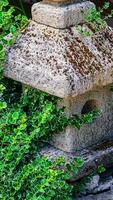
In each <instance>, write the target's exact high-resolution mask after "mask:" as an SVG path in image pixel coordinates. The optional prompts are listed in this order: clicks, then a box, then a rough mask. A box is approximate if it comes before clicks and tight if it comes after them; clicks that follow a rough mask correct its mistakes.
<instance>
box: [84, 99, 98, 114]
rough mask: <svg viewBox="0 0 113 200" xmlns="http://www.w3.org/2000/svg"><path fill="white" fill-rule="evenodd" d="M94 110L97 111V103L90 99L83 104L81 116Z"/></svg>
mask: <svg viewBox="0 0 113 200" xmlns="http://www.w3.org/2000/svg"><path fill="white" fill-rule="evenodd" d="M96 109H99V103H98V101H97V100H94V99H92V100H89V101H87V102H86V103H85V105H84V106H83V108H82V111H81V114H87V113H90V112H92V111H94V110H96Z"/></svg>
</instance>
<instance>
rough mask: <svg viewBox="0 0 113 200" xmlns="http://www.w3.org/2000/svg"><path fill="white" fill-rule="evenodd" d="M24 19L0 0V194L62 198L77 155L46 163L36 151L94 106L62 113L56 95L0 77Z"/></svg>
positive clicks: (78, 162)
mask: <svg viewBox="0 0 113 200" xmlns="http://www.w3.org/2000/svg"><path fill="white" fill-rule="evenodd" d="M27 23H28V20H27V18H26V17H25V16H23V15H21V14H19V15H16V12H15V9H14V8H13V7H10V6H9V3H8V1H7V0H1V1H0V199H1V200H24V199H25V200H68V199H71V196H72V193H73V188H74V187H73V186H72V185H69V184H68V182H67V180H68V179H69V178H70V177H71V175H72V173H77V172H78V170H79V168H81V167H82V166H83V164H84V162H83V160H82V159H81V158H75V159H74V160H73V161H72V162H71V163H66V162H65V159H64V158H62V157H61V158H58V159H56V160H55V161H53V162H52V161H50V160H49V159H48V158H47V157H41V156H40V155H39V150H40V148H42V147H43V145H44V142H47V141H49V139H50V137H51V135H52V134H53V133H54V132H59V131H63V130H64V128H65V127H66V126H67V125H70V124H71V125H73V126H75V127H77V128H80V126H81V125H82V124H84V123H90V122H92V120H93V119H94V118H95V117H96V116H97V114H98V113H99V111H95V112H92V113H89V114H87V115H83V116H82V117H81V116H78V115H76V116H72V117H71V118H67V117H66V116H65V114H64V108H61V109H57V107H56V104H57V98H56V97H53V96H50V95H48V94H46V93H43V92H40V91H37V90H34V89H32V88H28V87H27V86H24V87H22V85H21V84H19V83H17V82H15V81H12V80H9V79H7V78H5V77H4V76H3V67H4V61H5V56H6V55H5V49H6V46H7V47H9V46H10V45H12V44H13V43H14V41H15V38H16V37H17V35H18V34H19V33H20V32H21V30H22V29H23V28H24V27H25V25H26V24H27ZM9 34H10V39H9V37H6V36H8V35H9ZM59 169H60V170H59ZM79 187H80V185H79ZM79 187H78V186H77V188H79ZM77 188H76V191H78V189H77ZM74 189H75V188H74ZM79 190H80V188H79Z"/></svg>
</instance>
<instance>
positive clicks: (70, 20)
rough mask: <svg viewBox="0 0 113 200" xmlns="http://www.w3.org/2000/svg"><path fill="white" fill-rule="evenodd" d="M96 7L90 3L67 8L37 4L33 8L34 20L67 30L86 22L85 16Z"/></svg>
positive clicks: (72, 5) (71, 5)
mask: <svg viewBox="0 0 113 200" xmlns="http://www.w3.org/2000/svg"><path fill="white" fill-rule="evenodd" d="M92 7H95V5H94V4H93V3H92V2H90V1H85V2H82V3H74V4H69V5H65V6H53V5H51V4H44V3H43V2H42V3H36V4H34V5H33V6H32V19H33V20H34V21H36V22H37V23H40V24H44V25H47V26H51V27H54V28H61V29H63V28H66V27H70V26H75V25H77V24H79V23H83V22H84V14H83V13H85V15H86V14H87V12H88V10H89V9H90V8H92Z"/></svg>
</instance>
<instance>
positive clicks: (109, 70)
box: [4, 21, 113, 98]
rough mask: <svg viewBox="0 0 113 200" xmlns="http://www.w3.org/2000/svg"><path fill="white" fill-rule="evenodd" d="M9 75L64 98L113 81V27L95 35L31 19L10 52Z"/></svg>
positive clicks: (6, 70) (7, 71) (8, 55)
mask: <svg viewBox="0 0 113 200" xmlns="http://www.w3.org/2000/svg"><path fill="white" fill-rule="evenodd" d="M4 73H5V76H7V77H10V78H12V79H15V80H17V81H20V82H22V83H25V84H28V85H30V86H32V87H34V88H37V89H40V90H43V91H46V92H48V93H50V94H53V95H56V96H58V97H61V98H65V97H68V96H77V95H80V94H83V93H85V92H87V91H89V90H93V89H95V88H97V87H98V86H104V85H107V84H109V83H112V81H113V29H112V28H110V27H108V28H106V29H105V30H103V31H102V32H99V33H96V34H94V35H93V36H92V37H83V36H81V35H80V34H79V33H78V31H77V30H76V27H70V28H68V29H63V30H59V29H54V28H52V27H48V26H45V25H40V24H38V23H36V22H34V21H31V22H30V24H29V25H28V27H27V28H26V30H25V32H24V33H23V34H22V35H21V36H19V38H18V39H17V40H16V44H15V45H14V46H13V47H11V48H10V49H9V51H8V54H7V63H6V66H5V72H4Z"/></svg>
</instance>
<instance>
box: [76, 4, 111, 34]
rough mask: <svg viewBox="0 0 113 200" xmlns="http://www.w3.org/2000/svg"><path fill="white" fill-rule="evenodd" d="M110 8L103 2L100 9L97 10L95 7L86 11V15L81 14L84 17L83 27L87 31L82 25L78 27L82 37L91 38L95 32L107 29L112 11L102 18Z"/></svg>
mask: <svg viewBox="0 0 113 200" xmlns="http://www.w3.org/2000/svg"><path fill="white" fill-rule="evenodd" d="M109 7H110V3H109V2H105V3H104V5H103V7H102V8H99V9H98V10H97V9H96V7H92V8H90V9H89V10H88V13H87V14H86V13H82V15H83V16H84V21H85V25H87V26H88V28H89V30H87V29H86V27H84V25H78V27H77V29H78V31H79V32H80V33H81V34H82V35H83V36H91V35H92V34H93V33H95V32H99V31H101V30H103V29H105V28H106V27H107V22H106V20H108V19H109V18H111V17H112V16H113V10H111V11H110V13H109V14H107V15H106V16H104V12H105V11H106V10H108V9H109Z"/></svg>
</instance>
